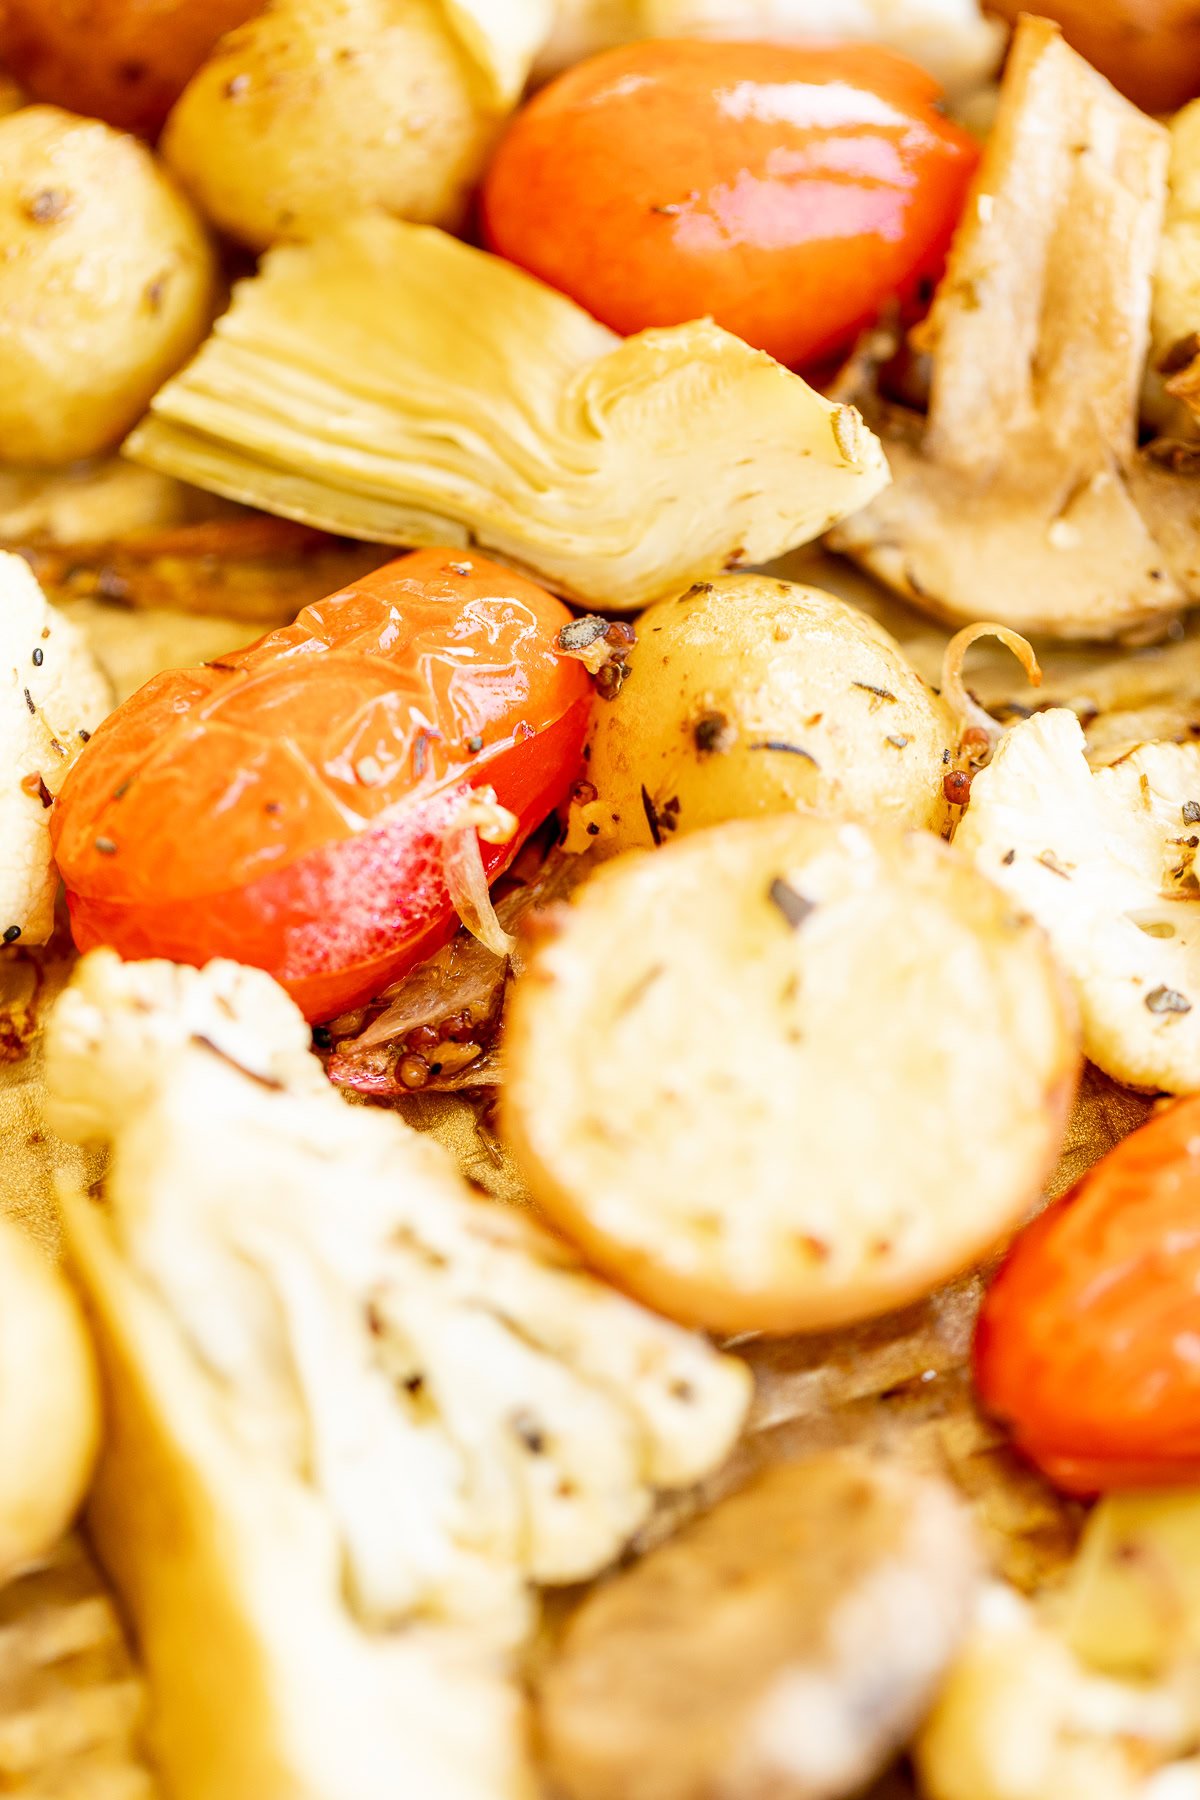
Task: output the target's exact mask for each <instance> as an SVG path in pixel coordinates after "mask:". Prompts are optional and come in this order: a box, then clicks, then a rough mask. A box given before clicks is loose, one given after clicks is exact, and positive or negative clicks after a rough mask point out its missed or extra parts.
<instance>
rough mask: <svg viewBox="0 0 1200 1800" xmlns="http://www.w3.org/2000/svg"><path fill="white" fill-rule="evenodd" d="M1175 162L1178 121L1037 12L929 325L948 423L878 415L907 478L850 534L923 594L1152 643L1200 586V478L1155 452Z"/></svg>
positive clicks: (932, 416)
mask: <svg viewBox="0 0 1200 1800" xmlns="http://www.w3.org/2000/svg"><path fill="white" fill-rule="evenodd" d="M1166 160H1167V140H1166V133H1165V132H1164V131H1163V129H1162V127H1161V126H1159V125H1156V124H1154V123H1153V122H1152V121H1151V120H1150V119H1147V118H1145V117H1144V116H1143V115H1142V114H1141V113H1139V112H1137V111H1136V110H1135V108H1133V107H1132V106H1130V105H1129V103H1128V102H1127V101H1125V100H1122V99H1121V97H1120V96H1119V95H1118V94H1116V93H1115V92H1114V91H1113V90H1112V88H1110V87H1109V86H1108V84H1107V83H1106V82H1105V81H1104V80H1103V79H1102V78H1101V77H1100V76H1099V75H1097V74H1096V73H1095V71H1094V70H1092V69H1089V68H1088V66H1087V64H1086V63H1084V62H1083V61H1082V59H1081V58H1080V57H1078V56H1077V55H1076V54H1075V53H1074V51H1072V50H1069V49H1068V48H1067V46H1066V45H1065V44H1064V43H1063V42H1062V40H1061V38H1060V37H1059V36H1058V34H1057V31H1056V29H1055V27H1054V26H1052V25H1050V24H1048V23H1046V22H1045V21H1044V20H1038V19H1030V18H1027V19H1026V20H1025V21H1024V22H1023V24H1022V25H1021V27H1020V28H1019V30H1018V32H1017V36H1016V40H1015V44H1014V48H1013V52H1012V55H1011V56H1010V58H1009V62H1008V66H1007V69H1006V72H1005V77H1004V86H1003V89H1002V92H1001V100H1000V108H999V112H998V114H997V118H996V123H995V127H994V129H993V131H992V133H991V136H990V137H989V139H988V143H987V147H986V150H985V152H984V160H983V164H982V166H981V168H980V172H979V177H978V180H977V183H976V190H975V193H974V197H973V199H972V201H971V202H970V204H969V205H968V208H967V211H966V214H965V215H964V219H963V223H962V225H961V226H960V227H959V230H958V233H957V235H956V237H955V240H954V245H953V248H952V250H951V254H950V261H949V265H948V268H947V271H946V275H945V278H944V280H943V281H942V284H941V286H940V287H939V289H938V292H937V296H936V298H935V301H934V306H933V311H932V314H931V315H930V318H929V320H928V322H927V323H926V324H925V325H923V326H922V327H921V332H922V337H921V342H922V345H923V346H924V347H925V348H926V349H928V350H929V351H931V353H932V377H931V389H930V401H929V412H928V416H927V417H926V418H921V417H919V416H918V415H916V414H914V413H911V412H906V411H904V410H903V409H900V408H890V409H889V408H881V409H879V411H878V413H871V412H869V416H870V417H872V418H873V419H875V421H876V423H877V424H878V426H879V429H880V431H881V433H882V435H883V437H884V441H885V444H886V447H887V452H888V456H889V459H890V461H891V465H892V471H893V475H894V477H895V486H894V487H893V488H891V489H890V490H889V491H888V493H887V494H886V495H885V496H881V498H880V499H879V500H877V501H876V502H875V503H874V504H873V505H872V506H870V507H868V508H867V509H866V510H865V511H864V512H861V513H859V514H858V515H857V516H855V517H854V518H853V519H851V520H849V521H847V523H846V524H845V525H844V526H843V527H842V529H841V530H840V532H838V533H837V534H835V541H836V543H837V544H838V546H839V547H840V548H842V549H844V550H846V551H848V552H849V553H850V555H852V556H854V557H855V558H857V559H858V560H860V561H861V562H863V563H865V564H866V566H867V567H868V568H869V569H870V570H871V571H872V572H873V573H874V574H876V575H878V576H879V577H880V578H881V579H882V580H884V581H886V582H887V583H888V584H889V586H891V587H894V588H895V589H896V590H897V591H898V592H899V593H902V594H904V595H905V596H906V597H907V598H909V599H911V600H912V601H914V603H915V604H917V605H918V606H921V607H924V608H926V609H927V610H928V611H931V612H933V613H936V614H937V615H938V616H939V617H943V618H949V619H964V620H969V619H977V618H989V619H997V620H999V621H1000V622H1001V623H1003V624H1007V625H1011V626H1015V627H1016V628H1017V629H1018V630H1020V631H1032V630H1038V631H1048V632H1051V633H1054V634H1057V635H1059V636H1062V637H1106V636H1118V635H1121V636H1125V637H1130V636H1135V635H1137V636H1142V637H1147V636H1152V635H1154V634H1156V633H1160V632H1161V631H1162V630H1163V629H1164V628H1165V627H1166V625H1167V624H1168V623H1169V621H1170V620H1171V619H1172V618H1173V617H1174V616H1175V615H1176V614H1177V613H1178V612H1180V611H1181V610H1182V608H1183V607H1184V606H1185V605H1187V604H1188V602H1189V601H1190V600H1193V599H1195V598H1197V597H1200V542H1198V540H1197V534H1196V528H1195V511H1196V499H1195V495H1196V488H1195V481H1194V478H1193V477H1191V476H1189V475H1187V474H1184V473H1180V472H1178V471H1176V470H1175V469H1173V468H1172V467H1171V466H1170V461H1169V457H1168V458H1167V460H1165V461H1164V460H1163V457H1164V452H1163V451H1162V447H1158V448H1156V447H1154V446H1150V447H1149V448H1148V449H1146V450H1139V449H1138V444H1137V408H1136V400H1137V394H1138V389H1139V386H1140V383H1141V378H1142V366H1143V362H1144V360H1145V355H1146V349H1147V344H1148V337H1149V304H1150V280H1151V274H1152V271H1153V268H1154V260H1155V256H1156V253H1157V248H1158V237H1159V227H1160V223H1161V219H1162V212H1163V203H1164V197H1165V178H1166ZM1035 196H1036V199H1035Z"/></svg>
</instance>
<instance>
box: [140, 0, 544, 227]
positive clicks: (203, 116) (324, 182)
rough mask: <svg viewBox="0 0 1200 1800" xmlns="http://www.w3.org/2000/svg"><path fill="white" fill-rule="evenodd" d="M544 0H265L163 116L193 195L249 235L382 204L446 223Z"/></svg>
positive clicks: (478, 166) (514, 84)
mask: <svg viewBox="0 0 1200 1800" xmlns="http://www.w3.org/2000/svg"><path fill="white" fill-rule="evenodd" d="M548 11H549V6H548V0H501V3H500V4H499V5H497V3H496V0H488V4H483V3H482V0H465V3H464V0H275V3H274V4H273V5H272V6H270V7H268V8H267V9H266V10H265V11H262V12H259V13H258V14H257V16H256V17H254V18H252V19H251V20H250V22H249V23H248V24H247V25H244V26H243V27H242V29H241V30H240V31H237V32H233V33H231V34H230V36H229V37H227V38H225V39H223V40H222V42H221V44H220V45H219V46H218V48H217V50H216V52H215V54H214V55H213V56H211V57H210V58H209V60H208V61H207V62H206V63H205V64H204V66H203V68H202V69H201V70H200V71H199V73H198V74H197V75H196V76H195V78H194V79H193V80H192V81H191V83H190V84H189V86H188V88H187V90H186V92H185V93H184V95H183V97H182V99H181V100H180V101H179V104H178V105H177V106H176V108H175V110H174V111H173V113H172V114H171V117H170V119H169V120H168V122H167V128H166V131H165V132H164V133H163V154H164V156H165V157H166V159H167V162H168V163H169V164H170V165H171V167H172V168H173V169H174V170H175V172H176V174H177V175H178V176H179V179H180V180H181V181H182V182H183V184H184V186H185V187H186V188H187V189H188V191H189V192H190V193H191V194H192V196H193V198H194V199H195V201H196V203H197V205H198V206H199V207H200V209H201V210H202V211H203V212H204V213H206V214H207V216H208V217H209V218H210V219H212V220H213V221H214V223H215V224H217V225H219V226H220V227H221V228H222V230H224V231H228V232H230V233H231V234H232V235H233V236H234V237H236V238H240V239H241V240H242V241H243V242H244V243H247V244H250V245H251V246H252V247H253V248H254V249H262V248H263V247H264V246H265V245H267V244H272V243H275V242H276V241H277V240H278V239H280V238H309V237H312V236H313V235H314V234H315V233H317V232H320V231H323V230H327V229H329V227H330V226H333V225H336V224H339V223H340V222H341V220H342V219H344V218H345V217H346V216H347V214H348V213H352V212H357V211H362V210H366V209H370V208H372V207H381V208H382V209H383V210H384V211H386V212H391V213H395V214H397V215H398V216H399V217H400V218H403V219H417V220H419V221H421V222H423V223H427V224H435V225H446V226H454V225H458V224H460V223H461V221H462V218H463V214H464V212H465V210H466V204H467V197H468V195H469V193H470V191H471V189H472V187H473V186H474V185H475V182H476V181H477V180H478V178H479V175H480V174H481V173H482V170H483V165H484V162H485V160H486V158H487V155H488V152H489V151H490V149H491V147H492V144H493V142H494V141H495V138H496V134H497V132H498V131H499V128H500V125H501V123H502V121H503V119H504V116H505V114H506V113H507V112H508V110H509V109H510V108H511V106H512V105H513V104H514V102H515V100H516V98H517V96H518V94H519V93H520V90H521V87H522V86H523V85H524V79H525V76H526V74H527V73H528V68H529V63H530V61H531V59H532V56H533V52H534V50H535V49H536V48H537V45H538V43H539V42H540V39H541V37H542V35H543V33H544V30H545V27H546V24H547V20H548Z"/></svg>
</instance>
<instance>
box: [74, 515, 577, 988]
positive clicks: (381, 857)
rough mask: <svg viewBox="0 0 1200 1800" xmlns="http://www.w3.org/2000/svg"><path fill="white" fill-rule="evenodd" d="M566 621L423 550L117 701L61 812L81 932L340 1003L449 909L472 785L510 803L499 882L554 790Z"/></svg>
mask: <svg viewBox="0 0 1200 1800" xmlns="http://www.w3.org/2000/svg"><path fill="white" fill-rule="evenodd" d="M570 617H571V615H570V613H569V612H568V610H567V608H566V607H565V606H563V605H562V604H561V603H560V602H559V601H558V600H555V599H554V598H552V596H551V595H549V594H547V593H545V592H544V591H543V590H542V589H541V588H539V587H536V586H535V585H534V584H533V583H532V582H530V581H525V580H523V579H522V578H521V577H520V576H519V575H514V574H513V573H512V572H511V571H510V570H508V569H503V568H500V567H499V566H498V565H496V564H495V563H490V562H486V561H485V560H484V559H483V558H482V557H478V556H474V555H470V556H467V557H465V558H464V557H463V556H461V555H460V554H459V552H457V551H454V550H425V551H420V552H418V553H417V554H415V555H413V556H407V557H403V558H402V559H401V560H400V561H398V562H393V563H389V564H388V566H387V567H386V568H384V569H380V570H378V571H377V572H376V573H375V574H373V575H368V576H367V577H365V579H364V580H362V581H361V582H359V583H357V584H356V585H355V586H353V587H348V588H344V589H343V590H342V591H341V592H340V593H337V594H334V595H333V596H332V597H331V598H330V599H328V600H322V601H319V602H318V603H317V604H316V605H315V606H307V607H305V609H304V611H303V612H302V613H301V614H300V616H299V617H298V618H297V620H296V622H295V624H294V625H290V626H287V627H286V628H284V629H283V630H280V631H272V632H270V633H268V635H267V636H266V637H264V638H260V639H259V641H258V643H256V644H253V645H251V646H250V648H249V649H246V650H241V651H239V652H237V653H236V654H235V655H232V656H228V657H223V658H220V659H218V660H217V661H215V662H212V663H206V664H204V665H203V667H200V668H194V669H180V670H174V671H172V672H170V673H168V674H165V675H159V676H157V677H156V678H155V679H154V680H153V681H151V682H149V683H147V685H146V686H145V687H144V688H142V689H141V690H140V692H139V693H137V694H135V695H134V696H133V697H132V699H130V700H128V701H127V702H126V703H125V705H124V706H122V707H119V708H118V709H117V711H116V712H115V713H114V714H113V715H112V717H111V718H110V719H108V720H106V722H105V723H104V724H103V725H102V726H101V727H100V729H99V730H98V731H97V732H96V734H95V736H94V737H93V738H92V740H91V742H90V743H89V744H88V746H87V747H86V749H85V750H84V751H83V753H82V755H81V756H80V758H79V760H78V762H77V763H76V765H75V767H74V768H73V769H72V771H71V773H70V775H69V776H68V778H67V780H66V782H65V784H64V786H63V790H62V793H61V795H60V797H59V800H58V802H57V804H56V806H55V809H54V815H53V819H52V822H51V826H52V833H53V839H54V848H55V856H56V858H57V861H58V866H59V869H60V870H61V872H62V876H63V880H64V882H65V883H66V887H67V901H68V905H69V907H70V912H71V925H72V930H73V932H74V936H75V942H76V943H77V945H78V946H79V948H80V949H81V950H87V949H91V948H92V947H93V946H94V945H96V944H111V945H112V946H113V947H114V948H115V949H116V950H118V951H119V952H120V953H121V955H122V956H125V957H147V956H165V957H169V958H171V959H172V960H174V961H176V962H185V963H204V962H207V961H208V959H209V958H210V957H214V956H228V957H232V958H234V959H235V960H236V961H238V962H243V963H251V964H254V965H256V966H257V967H259V968H263V969H267V970H269V972H270V973H271V974H272V975H274V976H275V977H276V979H277V980H279V981H281V982H282V983H283V985H284V986H285V987H286V988H287V989H288V990H289V992H290V993H291V994H292V996H293V997H294V998H295V999H296V1000H297V1002H298V1003H299V1004H300V1005H301V1006H302V1007H303V1009H304V1011H305V1012H306V1014H307V1015H308V1017H309V1018H313V1019H320V1018H329V1017H332V1016H333V1015H334V1014H336V1013H338V1012H341V1011H344V1010H345V1009H346V1008H348V1007H351V1006H356V1005H358V1004H359V1003H360V1002H362V1001H363V1000H366V999H369V998H370V997H371V996H372V995H373V994H377V993H378V992H379V991H380V989H381V988H383V987H385V986H386V985H387V983H388V982H389V981H391V980H393V979H394V978H395V977H396V976H397V975H399V974H401V973H402V972H403V971H404V970H405V969H407V968H409V967H411V965H412V964H413V963H414V962H417V961H419V960H420V958H421V957H422V956H426V955H428V954H429V953H430V952H431V951H432V950H434V949H436V948H437V947H438V945H440V944H441V943H443V942H444V941H445V939H446V938H447V937H448V936H449V935H450V934H451V932H452V931H453V929H454V928H455V926H456V924H457V919H456V918H455V915H454V912H453V909H452V906H451V901H450V896H449V893H448V890H447V886H446V879H445V875H444V872H443V864H442V844H443V840H444V834H445V832H446V830H447V828H448V827H450V826H451V825H452V823H453V820H454V817H455V815H456V813H458V812H460V811H461V808H462V806H463V803H464V799H465V797H466V796H467V795H468V794H469V793H470V790H471V789H472V788H473V787H481V786H490V787H493V788H494V789H495V791H496V797H497V799H498V800H499V801H500V803H501V804H502V805H503V806H506V807H508V808H509V809H510V810H511V811H512V812H514V813H515V814H516V815H517V817H518V820H519V828H518V831H517V834H516V836H515V837H514V838H512V839H511V840H510V841H509V842H508V843H506V844H502V845H491V844H482V845H481V846H480V848H481V851H482V855H483V864H484V868H485V870H486V872H487V875H488V879H489V880H492V879H494V878H495V877H496V876H497V875H498V874H500V873H501V871H502V870H503V869H504V868H505V867H507V865H508V863H509V862H511V860H512V858H513V856H514V855H515V854H516V852H517V850H518V848H519V847H520V845H521V843H522V842H523V841H524V839H525V838H526V837H528V835H529V833H530V832H531V831H532V830H533V829H534V828H535V827H536V826H537V825H538V824H540V822H541V821H542V820H543V819H544V818H545V817H546V815H547V814H548V813H550V812H551V811H553V809H554V808H555V807H556V806H557V805H558V804H559V803H560V802H561V801H562V800H563V799H564V798H565V796H566V794H567V792H568V790H569V788H570V786H571V783H572V781H573V780H574V779H575V777H576V775H577V774H578V771H579V765H580V759H581V755H582V748H583V736H584V730H585V727H586V722H587V714H588V708H589V705H590V699H591V692H592V690H591V684H590V682H589V680H588V677H587V675H586V673H585V671H584V670H583V669H582V667H581V666H580V665H579V663H578V662H577V661H574V660H572V659H570V658H564V657H562V656H560V655H558V654H557V653H556V651H555V648H554V644H555V638H556V636H557V634H558V632H559V630H560V629H561V627H562V626H563V625H564V624H566V623H567V621H568V620H569V619H570Z"/></svg>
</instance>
